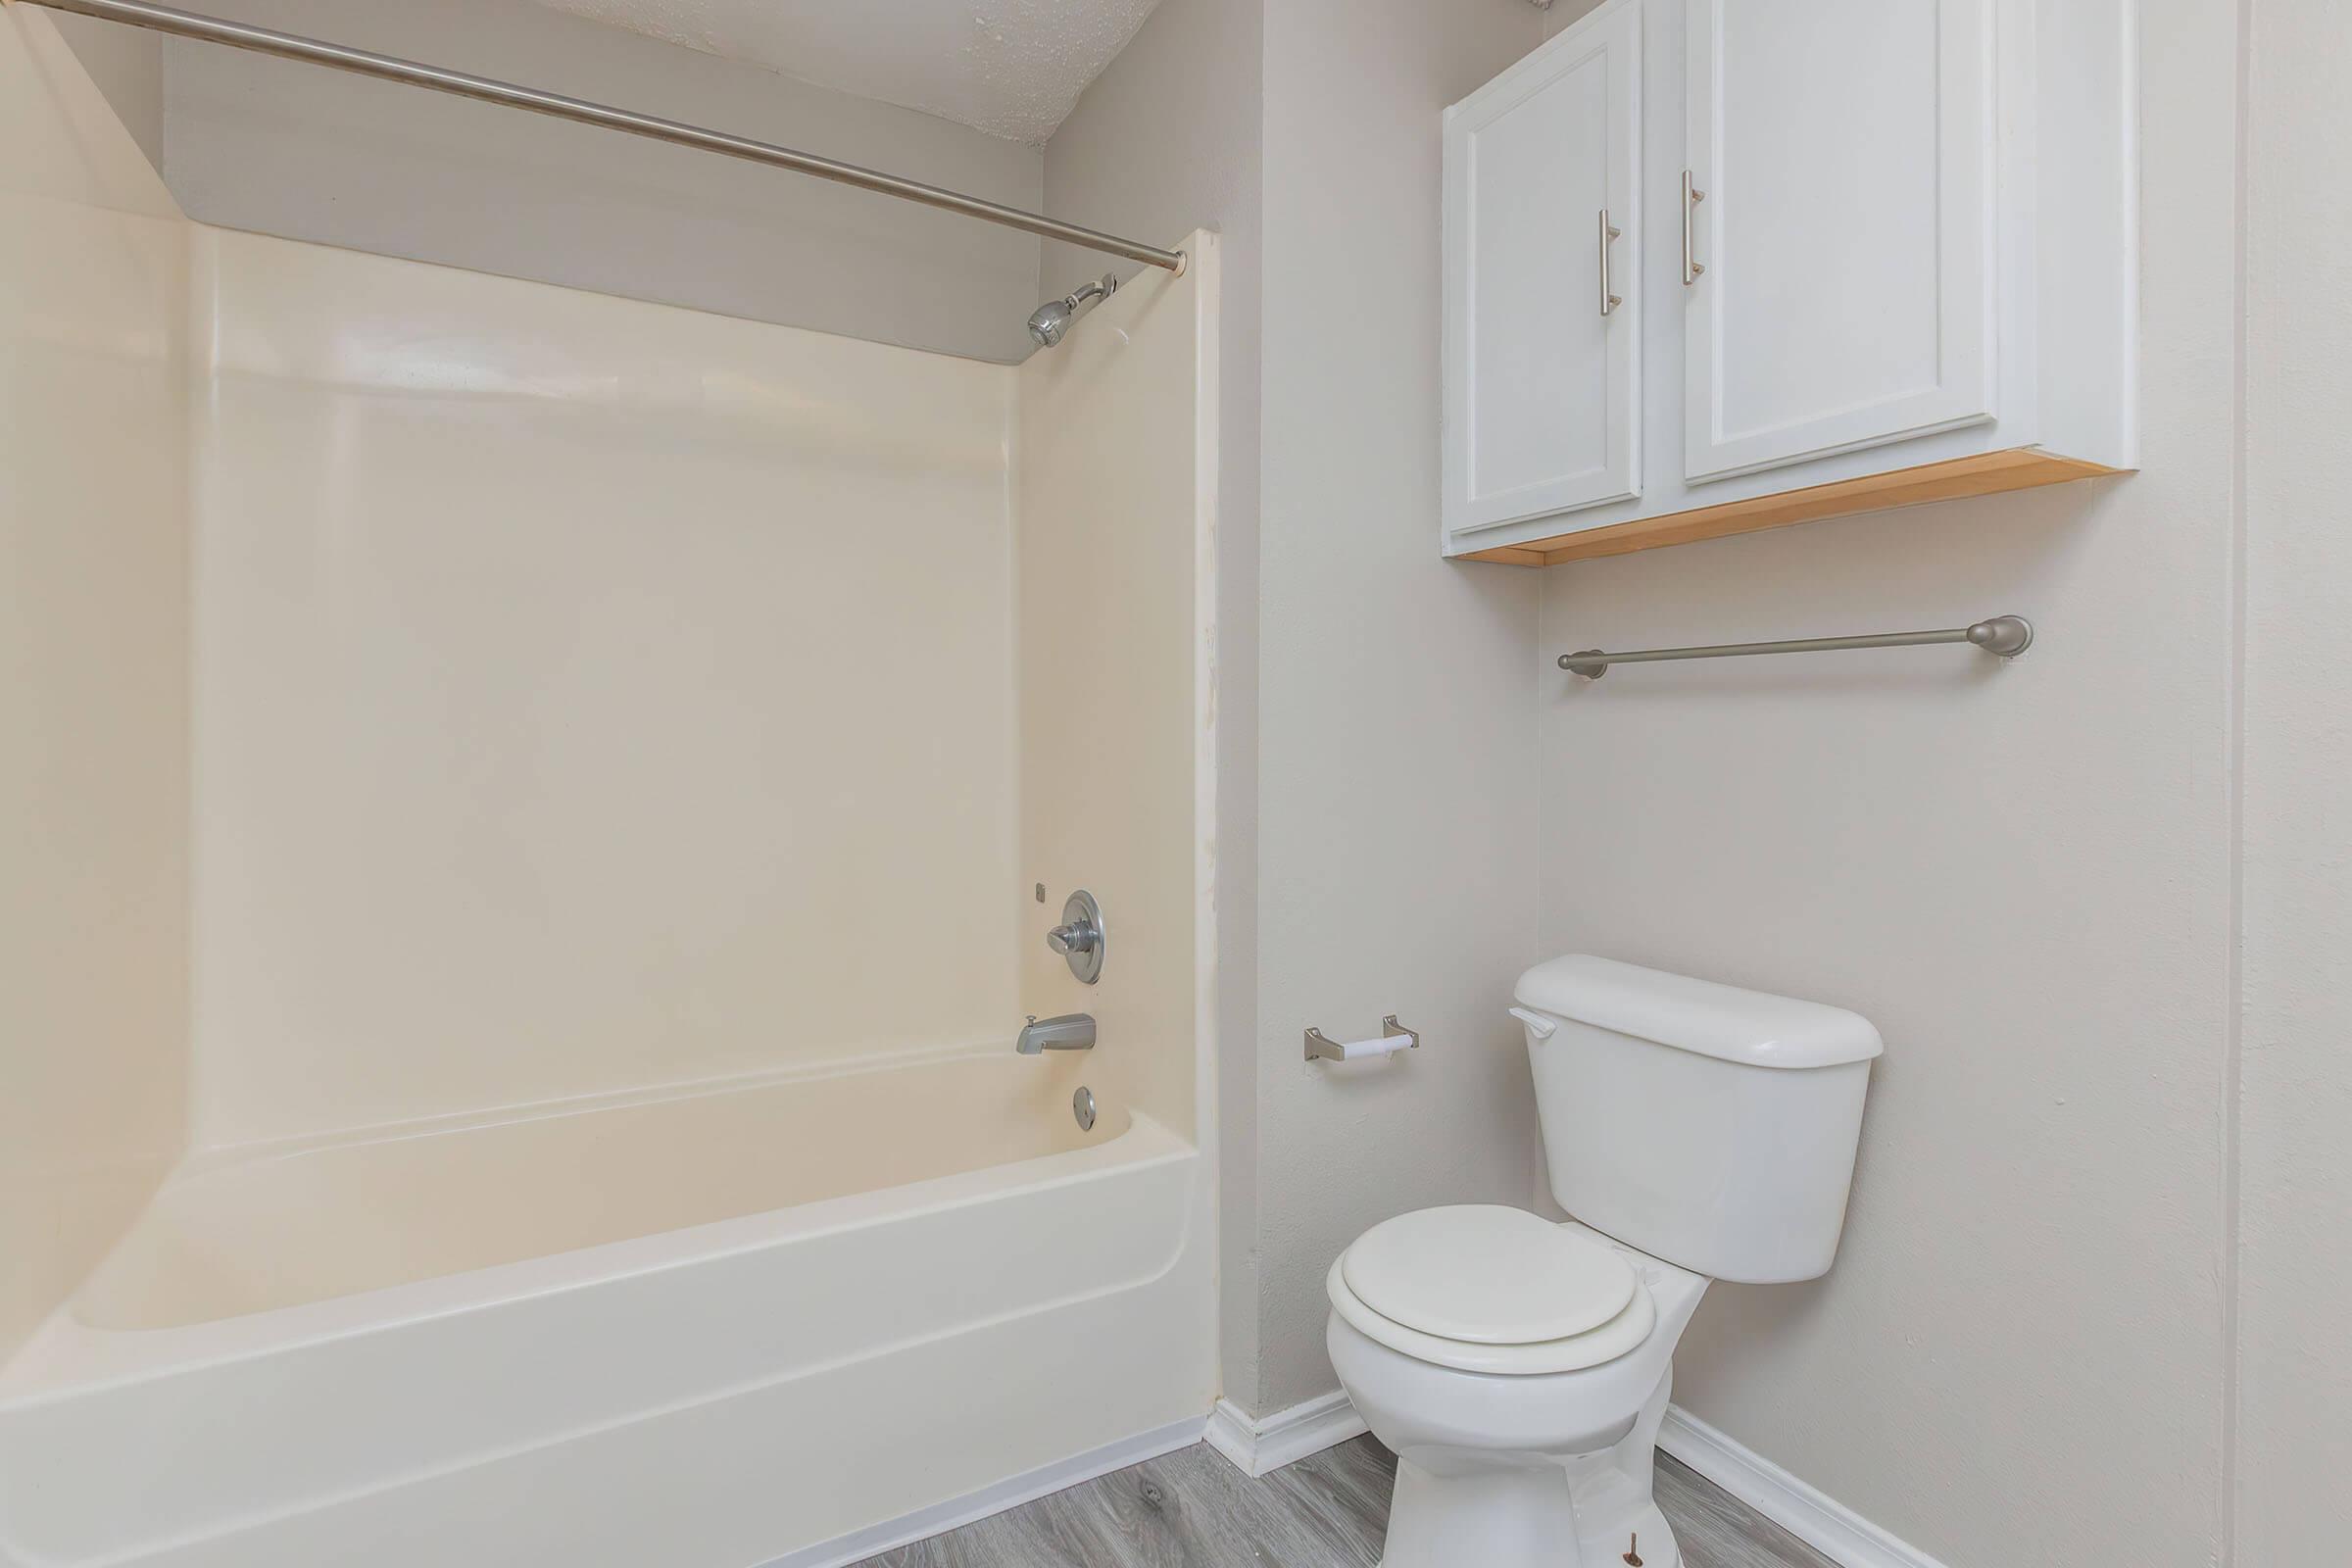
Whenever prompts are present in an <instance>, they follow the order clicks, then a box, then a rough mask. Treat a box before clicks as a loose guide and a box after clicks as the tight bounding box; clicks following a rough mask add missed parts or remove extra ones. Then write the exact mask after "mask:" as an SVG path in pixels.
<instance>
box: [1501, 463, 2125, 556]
mask: <svg viewBox="0 0 2352 1568" xmlns="http://www.w3.org/2000/svg"><path fill="white" fill-rule="evenodd" d="M2126 471H2127V470H2125V469H2122V468H2110V467H2108V466H2105V465H2104V464H2098V463H2085V462H2083V461H2082V459H2080V458H2062V457H2059V456H2058V455H2057V454H2056V453H2052V452H2043V451H2040V450H2038V449H2037V448H2034V447H2004V448H2003V449H2002V450H2000V451H1998V452H1981V453H1978V454H1977V455H1975V456H1974V457H1967V458H1952V459H1949V460H1948V461H1946V462H1943V463H1929V464H1923V465H1921V466H1918V467H1916V468H1896V469H1894V470H1893V471H1891V472H1888V473H1874V474H1869V475H1866V476H1865V477H1863V478H1859V479H1840V480H1838V482H1837V483H1835V484H1817V485H1809V486H1807V487H1806V488H1804V489H1802V490H1784V491H1782V492H1781V493H1780V494H1778V495H1769V496H1752V497H1750V498H1749V499H1747V500H1745V501H1727V502H1725V503H1724V504H1723V505H1721V506H1718V507H1700V508H1698V509H1697V510H1695V511H1692V512H1670V513H1668V514H1666V515H1664V516H1660V517H1642V518H1640V519H1638V520H1636V521H1633V522H1620V523H1614V524H1611V525H1610V526H1608V527H1606V528H1588V529H1586V530H1584V531H1583V532H1581V533H1562V534H1554V535H1552V536H1551V537H1550V538H1548V539H1530V540H1526V541H1524V542H1523V543H1520V544H1515V545H1498V546H1496V547H1495V548H1494V549H1492V550H1475V551H1471V552H1469V553H1468V554H1465V555H1461V556H1457V557H1455V558H1454V559H1455V560H1457V561H1490V562H1497V563H1499V564H1503V565H1506V566H1556V565H1558V564H1560V563H1562V562H1564V561H1585V560H1588V559H1591V558H1593V557H1595V556H1624V555H1631V554H1632V553H1633V552H1635V551H1637V550H1656V549H1659V548H1661V547H1663V546H1666V545H1687V544H1693V543H1695V542H1697V541H1698V540H1701V539H1720V538H1722V537H1723V536H1724V535H1726V534H1735V533H1755V532H1758V531H1759V530H1762V529H1765V528H1786V527H1788V526H1789V524H1791V523H1797V522H1814V521H1817V520H1819V519H1820V518H1823V517H1843V516H1848V515H1852V514H1854V513H1857V512H1882V511H1888V510H1891V509H1893V508H1895V507H1916V506H1920V505H1922V504H1924V503H1926V502H1930V501H1952V500H1956V499H1958V498H1960V497H1962V496H1989V495H1997V494H1999V493H2000V492H2001V491H2004V490H2031V489H2034V488H2035V487H2036V486H2039V485H2045V484H2066V483H2069V482H2071V481H2073V480H2076V479H2094V478H2097V477H2098V476H2099V475H2101V474H2108V473H2123V472H2126Z"/></svg>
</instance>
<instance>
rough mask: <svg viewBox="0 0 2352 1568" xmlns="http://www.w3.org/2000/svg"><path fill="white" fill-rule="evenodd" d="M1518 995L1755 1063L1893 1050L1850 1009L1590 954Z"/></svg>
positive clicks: (1548, 972) (1806, 1062)
mask: <svg viewBox="0 0 2352 1568" xmlns="http://www.w3.org/2000/svg"><path fill="white" fill-rule="evenodd" d="M1518 1001H1519V1005H1521V1006H1523V1007H1534V1008H1536V1009H1538V1010H1539V1011H1543V1012H1548V1013H1551V1014H1553V1015H1554V1016H1556V1017H1560V1018H1565V1019H1569V1020H1571V1021H1573V1022H1576V1023H1583V1024H1591V1025H1593V1027H1594V1028H1597V1029H1607V1030H1610V1031H1612V1032H1614V1033H1616V1034H1621V1035H1632V1036H1634V1037H1635V1038H1636V1039H1638V1040H1649V1041H1654V1042H1656V1043H1657V1044H1658V1045H1661V1046H1672V1047H1674V1048H1675V1049H1677V1050H1679V1051H1691V1052H1696V1053H1697V1054H1700V1055H1704V1056H1715V1057H1718V1058H1720V1059H1722V1060H1724V1061H1737V1062H1743V1063H1745V1064H1746V1065H1748V1066H1751V1067H1835V1066H1838V1065H1839V1064H1840V1063H1843V1062H1849V1061H1868V1060H1869V1059H1870V1058H1871V1057H1873V1056H1876V1055H1878V1054H1880V1053H1881V1052H1883V1051H1884V1050H1886V1046H1885V1045H1884V1044H1883V1043H1882V1042H1881V1041H1880V1039H1879V1032H1878V1030H1876V1029H1875V1028H1873V1027H1871V1023H1870V1020H1869V1019H1867V1018H1865V1017H1863V1016H1862V1015H1861V1014H1859V1013H1854V1012H1848V1011H1846V1010H1845V1009H1844V1008H1843V1007H1831V1006H1825V1005H1822V1004H1820V1003H1818V1002H1798V1001H1796V1000H1794V999H1793V998H1790V997H1776V996H1773V995H1771V994H1770V993H1769V992H1763V991H1742V990H1740V988H1739V987H1737V986H1719V985H1717V984H1715V983H1714V982H1713V981H1712V980H1693V979H1691V977H1690V976H1689V975H1681V974H1668V973H1667V972H1666V971H1665V970H1663V969H1644V968H1642V966H1641V965H1639V964H1633V963H1619V962H1618V961H1617V960H1616V959H1614V958H1596V957H1594V956H1592V955H1591V954H1584V953H1574V954H1570V955H1569V956H1566V957H1564V958H1553V959H1552V960H1551V961H1550V962H1548V963H1539V964H1537V965H1536V966H1535V967H1534V968H1533V969H1530V970H1528V971H1527V973H1525V974H1523V975H1521V976H1520V977H1519V990H1518Z"/></svg>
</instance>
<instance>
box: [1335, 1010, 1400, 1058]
mask: <svg viewBox="0 0 2352 1568" xmlns="http://www.w3.org/2000/svg"><path fill="white" fill-rule="evenodd" d="M1420 1049H1421V1035H1420V1032H1419V1031H1418V1030H1413V1029H1407V1028H1406V1027H1405V1026H1404V1025H1402V1024H1400V1023H1398V1022H1397V1015H1396V1014H1395V1013H1393V1012H1392V1013H1390V1014H1389V1015H1388V1016H1387V1017H1385V1018H1383V1019H1381V1020H1380V1038H1379V1039H1377V1040H1334V1039H1332V1038H1331V1037H1330V1036H1329V1035H1327V1034H1325V1033H1324V1032H1323V1031H1322V1030H1320V1029H1317V1028H1314V1027H1313V1026H1311V1025H1310V1026H1309V1027H1308V1028H1307V1031H1306V1059H1307V1060H1309V1061H1366V1060H1369V1059H1371V1058H1372V1057H1374V1056H1391V1055H1395V1054H1397V1052H1399V1051H1418V1050H1420Z"/></svg>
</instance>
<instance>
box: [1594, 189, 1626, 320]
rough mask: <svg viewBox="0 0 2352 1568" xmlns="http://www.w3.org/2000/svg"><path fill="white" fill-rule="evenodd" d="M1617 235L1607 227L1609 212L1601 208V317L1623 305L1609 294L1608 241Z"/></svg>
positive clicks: (1612, 229) (1615, 296) (1614, 230)
mask: <svg viewBox="0 0 2352 1568" xmlns="http://www.w3.org/2000/svg"><path fill="white" fill-rule="evenodd" d="M1617 234H1618V230H1616V229H1614V228H1611V227H1610V226H1609V210H1608V209H1607V208H1606V207H1603V208H1602V209H1601V210H1600V314H1601V315H1603V316H1606V315H1608V314H1609V313H1610V312H1611V311H1613V310H1615V309H1616V308H1617V307H1618V306H1620V305H1623V304H1624V303H1625V301H1624V300H1623V299H1621V298H1620V297H1618V296H1617V295H1615V294H1612V293H1610V292H1609V241H1611V240H1613V239H1615V238H1616V237H1617Z"/></svg>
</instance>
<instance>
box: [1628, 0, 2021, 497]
mask: <svg viewBox="0 0 2352 1568" xmlns="http://www.w3.org/2000/svg"><path fill="white" fill-rule="evenodd" d="M1685 4H1686V7H1687V12H1688V17H1689V22H1690V42H1689V55H1690V59H1689V80H1690V108H1689V121H1690V124H1689V134H1690V146H1689V152H1688V160H1689V180H1688V186H1687V187H1686V183H1685V180H1684V177H1683V174H1682V172H1680V171H1677V172H1674V173H1673V174H1672V175H1671V176H1670V177H1669V179H1668V180H1667V183H1668V184H1669V185H1670V186H1671V187H1673V189H1672V196H1673V198H1674V199H1677V200H1683V201H1684V213H1685V218H1686V221H1687V224H1688V226H1687V227H1686V228H1685V229H1684V230H1683V233H1684V235H1685V236H1686V238H1685V242H1684V249H1685V255H1684V268H1683V271H1682V276H1683V278H1684V288H1683V294H1684V298H1685V306H1686V310H1687V315H1686V317H1685V322H1684V327H1685V334H1684V342H1685V359H1686V365H1685V375H1686V387H1685V411H1686V412H1685V426H1686V427H1685V452H1684V457H1685V472H1686V476H1687V477H1689V478H1691V479H1703V478H1720V477H1723V476H1725V475H1728V474H1735V473H1746V472H1751V471H1753V470H1755V469H1758V468H1769V467H1774V466H1779V465H1782V464H1787V463H1794V462H1798V461H1800V460H1802V459H1806V458H1812V457H1820V456H1824V455H1827V454H1829V453H1833V452H1842V451H1850V450H1852V449H1854V448H1857V447H1868V446H1876V445H1879V444H1880V443H1883V442H1887V441H1897V440H1901V439H1903V438H1904V437H1906V436H1913V435H1922V434H1925V433H1927V432H1929V431H1932V430H1941V429H1948V428H1951V427H1952V426H1955V425H1961V424H1968V423H1973V422H1976V421H1979V420H1983V419H1986V418H1989V417H1992V415H1993V413H1994V409H1993V365H1992V359H1993V344H1994V340H1995V339H1994V331H1995V323H1994V319H1993V280H1994V277H1995V263H1996V258H1995V255H1994V249H1993V247H1994V240H1995V232H1994V226H1995V225H1994V220H1993V173H1994V168H1993V145H1994V143H1993V132H1994V119H1993V113H1994V97H1993V81H1994V76H1993V53H1992V49H1993V4H1994V0H1685ZM1659 161H1660V162H1663V161H1664V160H1662V159H1661V160H1659ZM1686 188H1689V189H1690V190H1691V196H1690V198H1689V199H1685V198H1684V190H1685V189H1686Z"/></svg>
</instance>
